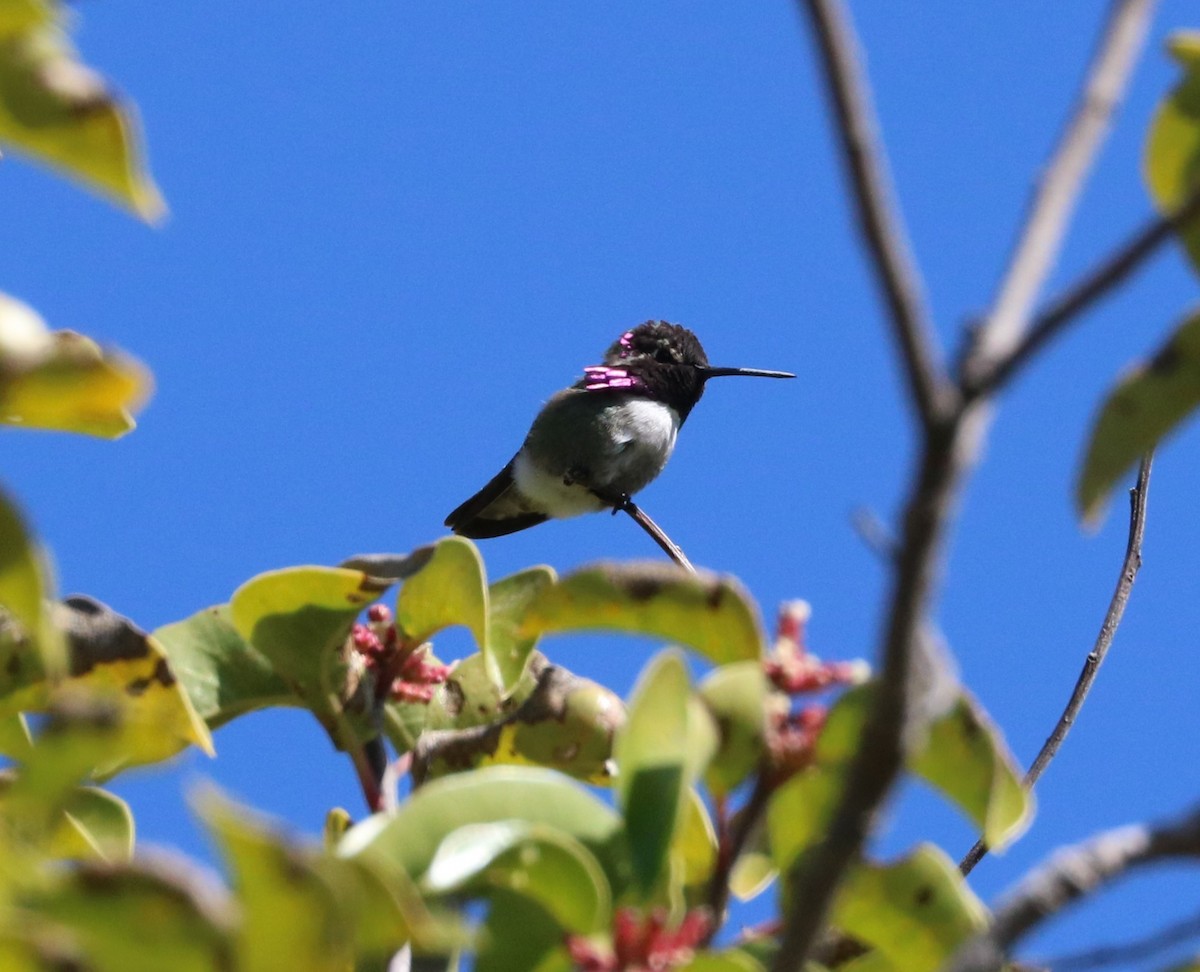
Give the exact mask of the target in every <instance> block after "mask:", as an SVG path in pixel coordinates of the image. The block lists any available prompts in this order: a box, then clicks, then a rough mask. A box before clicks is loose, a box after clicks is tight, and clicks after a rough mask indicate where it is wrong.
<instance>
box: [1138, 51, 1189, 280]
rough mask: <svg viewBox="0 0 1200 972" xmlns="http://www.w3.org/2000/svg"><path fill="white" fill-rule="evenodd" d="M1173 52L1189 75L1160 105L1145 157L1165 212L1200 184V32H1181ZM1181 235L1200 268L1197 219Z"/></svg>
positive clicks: (1152, 190)
mask: <svg viewBox="0 0 1200 972" xmlns="http://www.w3.org/2000/svg"><path fill="white" fill-rule="evenodd" d="M1170 48H1171V53H1172V54H1173V55H1174V56H1175V58H1176V60H1177V61H1179V63H1180V65H1181V66H1182V67H1183V69H1184V71H1185V74H1184V77H1183V80H1182V81H1180V83H1179V84H1178V85H1177V86H1176V88H1175V89H1174V90H1173V91H1172V92H1171V94H1170V95H1169V96H1168V97H1167V98H1165V99H1164V100H1163V102H1162V104H1161V105H1160V106H1159V109H1158V113H1157V114H1156V115H1155V118H1154V122H1153V124H1152V125H1151V127H1150V136H1149V139H1148V141H1147V143H1146V157H1145V175H1146V184H1147V185H1148V187H1149V189H1150V194H1151V196H1153V197H1154V201H1155V203H1156V204H1157V205H1158V207H1159V209H1160V210H1161V211H1163V212H1164V213H1165V212H1170V211H1172V210H1174V209H1176V208H1178V207H1179V206H1180V205H1182V204H1183V202H1184V201H1185V200H1186V199H1187V197H1188V196H1189V195H1190V193H1191V192H1193V191H1194V190H1195V189H1196V187H1197V186H1198V185H1200V33H1198V32H1190V33H1180V34H1176V35H1175V37H1174V38H1172V40H1171V43H1170ZM1181 237H1182V240H1183V243H1184V246H1185V247H1186V249H1187V251H1188V254H1189V255H1190V256H1191V258H1192V263H1193V264H1195V265H1196V267H1197V269H1198V270H1200V225H1198V224H1197V222H1196V221H1195V220H1193V221H1192V222H1191V223H1190V224H1189V225H1188V226H1187V227H1186V228H1185V229H1184V230H1183V231H1182V233H1181Z"/></svg>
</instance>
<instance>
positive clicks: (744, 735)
mask: <svg viewBox="0 0 1200 972" xmlns="http://www.w3.org/2000/svg"><path fill="white" fill-rule="evenodd" d="M697 691H698V694H699V696H700V700H701V701H702V702H703V703H704V704H705V706H707V707H708V710H709V712H710V713H712V717H713V719H714V720H716V725H717V732H718V739H719V744H718V748H717V752H716V755H715V756H714V757H713V760H712V762H711V763H710V764H709V767H708V771H707V773H706V774H705V777H704V781H705V783H706V784H707V785H708V788H709V789H710V790H711V791H712V792H713V794H714V795H717V796H721V795H725V794H728V793H730V792H732V791H733V790H735V789H737V787H739V786H740V785H741V784H742V783H744V782H745V781H746V779H747V778H748V777H749V776H750V774H751V773H753V772H754V771H755V770H756V769H757V768H758V766H759V765H760V763H761V762H762V759H763V752H764V746H765V742H764V736H765V733H766V714H767V679H766V676H765V675H764V674H763V667H762V662H759V661H745V662H735V663H733V664H731V665H723V666H721V667H720V668H718V669H715V670H714V671H712V672H711V673H709V675H708V677H707V678H705V679H704V681H703V682H701V683H700V687H699V689H698V690H697Z"/></svg>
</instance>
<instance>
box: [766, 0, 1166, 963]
mask: <svg viewBox="0 0 1200 972" xmlns="http://www.w3.org/2000/svg"><path fill="white" fill-rule="evenodd" d="M1153 7H1154V2H1153V0H1118V2H1116V3H1115V4H1114V8H1113V12H1112V15H1111V16H1110V18H1109V21H1108V24H1107V26H1106V28H1105V31H1104V33H1103V35H1102V38H1101V41H1100V46H1099V52H1098V54H1097V55H1096V57H1095V58H1094V60H1093V62H1092V65H1091V67H1090V69H1089V71H1088V74H1087V76H1086V78H1085V81H1084V92H1085V93H1084V96H1083V97H1082V98H1081V107H1080V109H1079V110H1078V111H1077V112H1076V115H1075V117H1074V118H1073V119H1072V120H1071V122H1070V124H1069V125H1068V129H1067V131H1066V133H1065V134H1064V136H1063V138H1062V139H1061V141H1060V148H1059V149H1058V151H1057V152H1056V154H1055V158H1054V160H1053V162H1052V164H1051V166H1050V169H1049V171H1048V173H1047V177H1046V180H1045V181H1044V183H1043V185H1042V188H1041V190H1040V191H1039V193H1038V195H1037V198H1036V200H1035V203H1034V206H1033V209H1032V212H1031V214H1030V217H1029V223H1028V226H1027V228H1026V230H1025V232H1024V233H1023V234H1022V239H1021V242H1020V243H1019V244H1018V247H1017V251H1016V255H1015V257H1014V260H1013V264H1012V267H1011V268H1010V270H1009V272H1008V275H1007V279H1006V282H1005V284H1004V285H1003V286H1002V287H1001V290H1000V297H999V298H998V301H997V305H996V307H995V308H994V309H993V312H992V313H991V314H990V315H989V318H988V322H987V323H986V324H985V325H984V327H983V328H982V329H981V331H980V333H979V338H978V342H977V344H976V345H975V347H974V348H973V349H972V351H971V352H970V353H969V354H968V356H967V360H966V361H964V364H963V370H964V373H965V374H968V375H976V374H985V373H986V370H987V369H986V367H984V366H981V365H983V363H985V362H991V361H995V360H998V359H1000V358H1002V357H1003V356H1004V355H1005V354H1008V353H1010V351H1011V348H1012V347H1013V346H1015V344H1016V342H1017V341H1018V340H1019V338H1020V335H1021V333H1022V332H1023V331H1024V330H1025V328H1026V324H1027V317H1028V314H1029V310H1030V308H1031V307H1032V306H1033V304H1034V302H1035V301H1036V300H1037V299H1038V294H1039V291H1040V289H1041V286H1042V282H1043V281H1044V279H1045V278H1046V276H1047V274H1048V273H1049V271H1050V269H1051V266H1052V265H1053V262H1054V259H1055V257H1056V255H1057V252H1058V247H1059V243H1060V242H1061V238H1062V236H1063V234H1064V232H1065V230H1066V225H1067V222H1068V219H1069V217H1070V214H1071V212H1072V210H1073V208H1074V202H1075V199H1076V197H1077V196H1078V194H1079V190H1080V188H1081V186H1082V182H1083V179H1084V176H1085V175H1086V173H1087V169H1088V167H1089V165H1090V162H1091V159H1092V157H1093V155H1094V154H1095V151H1096V150H1097V148H1098V146H1099V143H1100V141H1101V139H1102V137H1103V135H1104V133H1105V131H1106V129H1107V125H1108V119H1109V116H1110V115H1111V113H1112V111H1113V108H1114V106H1115V104H1116V101H1117V97H1118V94H1119V93H1120V91H1121V90H1122V88H1123V86H1124V84H1125V81H1126V79H1127V77H1128V74H1129V67H1130V64H1131V63H1132V60H1133V57H1134V54H1135V52H1136V51H1137V49H1138V47H1139V46H1140V43H1141V39H1142V37H1143V35H1144V33H1145V30H1146V24H1147V21H1148V19H1149V15H1150V13H1151V11H1152V10H1153ZM805 8H806V9H807V10H808V11H809V13H810V19H811V21H812V24H813V29H814V31H815V32H816V34H817V37H818V39H819V42H820V45H821V48H822V52H823V54H824V56H825V62H826V66H827V74H828V79H827V81H828V84H829V86H830V88H831V90H832V91H833V93H834V97H835V101H836V103H837V104H838V106H839V122H840V124H841V126H842V129H843V133H844V134H843V136H842V138H843V143H844V145H845V146H846V149H847V154H848V155H849V156H850V158H851V160H852V161H853V160H854V158H855V152H857V151H861V146H862V143H861V142H858V141H856V136H855V135H854V134H853V133H854V132H856V131H863V130H865V131H866V132H867V133H868V134H869V133H870V129H869V128H866V127H865V123H864V122H863V120H862V116H861V111H862V110H863V104H862V102H861V101H854V100H851V99H849V98H847V97H846V88H847V82H846V80H845V79H846V78H847V77H850V78H857V77H859V75H860V72H859V70H858V68H857V65H856V63H855V60H854V58H855V54H854V48H853V45H851V44H849V43H848V42H847V40H846V38H847V37H848V36H849V32H848V30H847V29H846V28H845V27H844V22H845V16H844V13H843V11H842V10H841V7H840V5H839V4H838V2H837V0H806V3H805ZM868 117H869V116H868ZM867 144H869V143H867ZM856 185H857V183H856ZM859 197H860V198H862V191H861V190H859ZM881 252H883V251H882V250H881ZM881 259H882V257H881ZM896 320H897V321H898V322H899V321H905V320H908V319H907V318H905V317H903V316H898V317H896ZM897 326H898V327H899V335H900V338H901V343H902V344H904V342H907V341H911V340H912V339H913V336H914V335H915V334H919V333H920V332H917V331H913V330H911V328H909V327H908V325H907V324H906V325H904V326H903V327H901V326H900V325H899V324H898V325H897ZM905 348H906V349H907V345H906V344H905ZM910 353H911V352H910V350H906V351H905V355H906V357H905V361H906V366H908V367H910V368H911V367H912V366H913V361H914V359H913V358H911V357H909V356H908V355H909V354H910ZM926 363H928V362H926ZM935 374H936V373H935ZM913 384H914V388H923V389H924V392H922V394H924V395H926V396H928V397H927V398H924V399H922V402H923V406H924V407H923V410H922V418H923V419H924V431H925V435H924V437H923V439H922V453H921V456H920V460H919V462H918V464H917V469H916V474H915V476H914V478H913V481H912V482H911V483H910V485H909V488H908V491H907V497H908V499H907V500H906V503H905V508H904V519H903V524H902V529H901V533H900V538H899V539H900V546H899V548H898V550H897V553H896V559H895V575H894V581H893V587H892V591H891V594H890V598H889V606H888V609H887V617H886V622H885V627H884V633H883V639H882V642H883V647H882V663H881V665H880V674H879V680H878V688H877V690H876V692H875V695H874V698H873V702H872V706H871V711H870V713H869V714H868V717H867V721H866V725H865V726H864V728H863V733H862V738H861V740H860V743H859V745H858V748H857V751H856V754H855V757H854V760H853V762H852V763H851V765H850V767H849V770H848V772H847V780H846V787H845V790H844V792H843V793H842V795H841V799H840V801H839V803H838V807H837V809H836V810H835V811H834V813H833V816H832V820H831V823H830V826H829V829H828V832H827V833H826V834H825V835H824V837H823V839H822V840H821V841H820V842H819V843H818V844H817V845H816V846H815V847H813V848H812V849H811V850H809V851H808V852H807V853H806V854H805V855H803V856H802V858H801V859H800V862H799V863H798V865H797V866H796V868H795V869H794V870H793V871H792V873H791V874H789V875H788V881H789V884H790V888H789V890H790V892H791V905H790V907H789V910H788V914H787V916H786V920H785V923H784V928H783V933H782V941H781V943H780V950H779V952H778V953H777V955H776V958H775V961H774V964H773V965H772V970H773V972H799V970H800V969H801V968H802V967H803V965H804V962H805V959H806V958H807V956H808V955H809V953H810V952H811V950H812V947H813V943H814V941H815V940H816V938H817V935H818V934H819V932H820V931H821V929H822V928H823V927H824V925H825V923H826V916H827V913H828V910H829V906H830V903H831V901H832V898H833V895H834V893H835V891H836V889H837V885H838V882H839V881H840V880H841V878H842V876H843V875H844V874H845V872H846V869H847V868H848V867H849V866H850V865H851V864H852V863H853V862H854V861H855V859H857V857H858V856H859V854H861V852H862V848H863V845H864V843H865V842H866V839H867V836H868V834H869V832H870V828H871V823H872V821H873V819H874V816H875V814H876V813H877V811H878V809H879V807H880V806H881V805H882V803H883V801H884V799H885V797H886V796H887V794H888V792H889V790H890V789H891V787H892V784H893V783H894V782H895V781H896V779H897V778H898V777H899V775H900V771H901V769H902V767H903V763H904V752H905V747H906V746H907V745H909V744H911V742H912V741H913V740H915V739H917V738H919V732H920V730H921V729H922V728H923V724H922V719H923V717H924V714H923V712H922V709H923V706H922V702H923V701H924V698H923V695H924V691H925V689H926V686H925V685H924V684H923V678H922V673H923V670H927V669H928V668H929V666H930V665H932V664H935V663H934V662H932V661H930V659H928V658H926V657H925V655H924V652H923V649H924V648H925V647H926V645H927V641H926V639H924V638H923V637H922V634H923V632H924V630H925V626H926V624H927V623H928V617H929V603H930V601H931V599H932V597H933V594H934V590H935V587H936V581H937V575H938V572H939V569H940V566H941V556H942V552H943V548H944V544H943V540H944V536H945V533H946V531H947V530H948V528H949V525H950V523H951V521H952V520H953V517H954V512H955V501H956V499H957V496H958V492H959V490H960V488H961V483H962V480H963V479H964V477H965V475H966V473H967V471H968V470H969V469H970V467H971V466H972V465H973V464H974V462H975V459H976V458H977V456H978V455H979V451H980V449H981V448H982V445H983V442H984V439H985V437H986V433H987V427H988V424H989V421H990V409H989V407H988V399H987V398H986V397H982V398H976V399H974V400H972V401H970V402H962V401H959V400H958V397H957V396H954V397H953V399H952V402H951V404H952V407H947V406H946V405H944V404H943V403H942V401H941V400H940V399H939V398H938V395H937V394H931V389H930V387H929V386H928V385H927V384H926V383H925V382H924V381H923V380H922V381H917V380H914V382H913ZM940 387H941V385H940V384H939V383H938V381H937V380H936V379H935V381H934V383H933V388H934V389H939V388H940ZM925 408H927V410H925ZM931 417H932V418H931Z"/></svg>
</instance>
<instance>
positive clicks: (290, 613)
mask: <svg viewBox="0 0 1200 972" xmlns="http://www.w3.org/2000/svg"><path fill="white" fill-rule="evenodd" d="M390 586H391V581H389V580H387V579H385V578H379V577H373V576H370V575H368V574H364V573H363V572H362V571H359V570H347V569H345V568H340V567H289V568H286V569H284V570H273V571H268V572H267V573H265V574H259V575H258V576H257V577H253V578H251V579H250V580H248V581H247V582H246V583H245V584H243V585H242V586H241V587H239V588H238V589H237V590H236V591H234V593H233V597H232V599H231V600H230V602H229V607H230V617H231V618H232V621H233V626H234V628H235V629H236V631H237V632H238V634H239V635H240V636H241V637H242V638H244V639H245V640H247V641H249V642H250V644H252V645H253V646H254V647H255V648H256V649H257V650H258V651H260V652H262V654H263V655H264V656H265V657H266V658H267V660H268V661H269V662H270V664H271V667H272V668H273V669H274V670H275V672H276V673H278V675H279V676H280V677H281V678H282V679H283V680H284V681H286V682H287V683H288V685H290V687H291V689H292V691H293V692H295V693H296V694H297V695H298V696H300V698H301V699H303V700H304V704H305V705H306V706H307V707H308V708H309V709H310V710H311V711H312V712H313V714H314V715H315V716H316V717H317V718H318V719H319V720H320V721H321V724H322V725H324V726H325V729H326V731H328V732H329V734H330V737H331V738H332V739H333V740H334V741H335V743H336V744H337V745H338V746H340V747H342V748H347V747H348V746H351V745H356V744H357V742H358V741H359V740H363V739H370V738H373V737H374V736H375V735H376V734H377V732H376V730H375V728H374V726H373V723H372V720H371V708H372V704H373V700H371V699H368V698H363V694H364V693H363V692H362V688H363V686H362V683H361V682H360V681H357V680H356V679H355V678H354V677H353V676H355V675H356V670H355V669H352V668H351V665H350V653H349V651H348V650H347V648H346V639H347V636H348V635H349V633H350V628H351V626H352V625H353V624H354V621H355V619H356V618H357V617H358V615H359V612H360V611H362V609H363V608H364V607H366V605H368V604H369V603H370V602H372V601H374V600H375V599H376V598H378V597H379V595H380V594H382V593H383V592H384V591H386V590H387V589H388V587H390ZM346 732H352V733H354V735H355V737H356V738H352V739H347V738H345V734H346Z"/></svg>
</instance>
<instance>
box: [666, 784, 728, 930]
mask: <svg viewBox="0 0 1200 972" xmlns="http://www.w3.org/2000/svg"><path fill="white" fill-rule="evenodd" d="M670 855H671V877H672V884H673V885H676V886H677V887H679V888H681V889H682V890H683V891H684V894H685V900H683V901H677V902H672V904H678V905H682V906H684V907H689V906H694V905H699V904H702V903H703V899H702V896H703V894H704V893H705V892H706V891H707V890H708V881H709V878H711V877H712V873H713V870H714V869H715V868H716V866H717V834H716V831H715V829H714V828H713V824H712V820H711V819H710V818H709V816H708V808H707V807H706V806H705V805H704V800H703V799H702V798H701V796H700V794H699V793H697V792H696V791H695V789H690V788H689V789H688V791H687V796H686V799H685V800H684V805H683V815H682V819H681V820H680V822H679V826H678V827H676V828H675V837H674V839H673V840H672V841H671V850H670Z"/></svg>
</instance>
